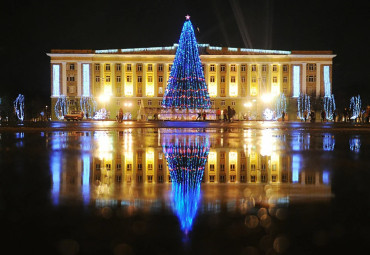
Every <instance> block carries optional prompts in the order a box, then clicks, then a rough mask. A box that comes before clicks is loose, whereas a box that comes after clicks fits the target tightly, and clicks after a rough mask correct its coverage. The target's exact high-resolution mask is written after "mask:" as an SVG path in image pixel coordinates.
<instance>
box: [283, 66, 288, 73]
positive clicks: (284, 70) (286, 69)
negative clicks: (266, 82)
mask: <svg viewBox="0 0 370 255" xmlns="http://www.w3.org/2000/svg"><path fill="white" fill-rule="evenodd" d="M283 72H284V73H286V72H288V65H283Z"/></svg>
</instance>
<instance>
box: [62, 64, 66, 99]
mask: <svg viewBox="0 0 370 255" xmlns="http://www.w3.org/2000/svg"><path fill="white" fill-rule="evenodd" d="M61 95H67V63H66V62H62V91H61Z"/></svg>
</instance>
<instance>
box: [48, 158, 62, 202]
mask: <svg viewBox="0 0 370 255" xmlns="http://www.w3.org/2000/svg"><path fill="white" fill-rule="evenodd" d="M61 161H62V153H61V152H60V151H53V152H52V154H51V158H50V169H51V175H52V182H53V184H52V185H53V186H52V190H51V199H52V202H53V205H58V204H59V192H60V174H61V169H62V164H61Z"/></svg>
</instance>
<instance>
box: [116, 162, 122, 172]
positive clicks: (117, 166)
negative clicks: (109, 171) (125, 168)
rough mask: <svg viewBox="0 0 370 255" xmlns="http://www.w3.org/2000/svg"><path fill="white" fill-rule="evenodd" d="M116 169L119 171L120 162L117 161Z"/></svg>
mask: <svg viewBox="0 0 370 255" xmlns="http://www.w3.org/2000/svg"><path fill="white" fill-rule="evenodd" d="M116 169H117V171H120V170H121V163H118V164H117V165H116Z"/></svg>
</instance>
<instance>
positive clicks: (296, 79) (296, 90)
mask: <svg viewBox="0 0 370 255" xmlns="http://www.w3.org/2000/svg"><path fill="white" fill-rule="evenodd" d="M300 73H301V67H300V66H293V97H299V95H300V94H301V79H300Z"/></svg>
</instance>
